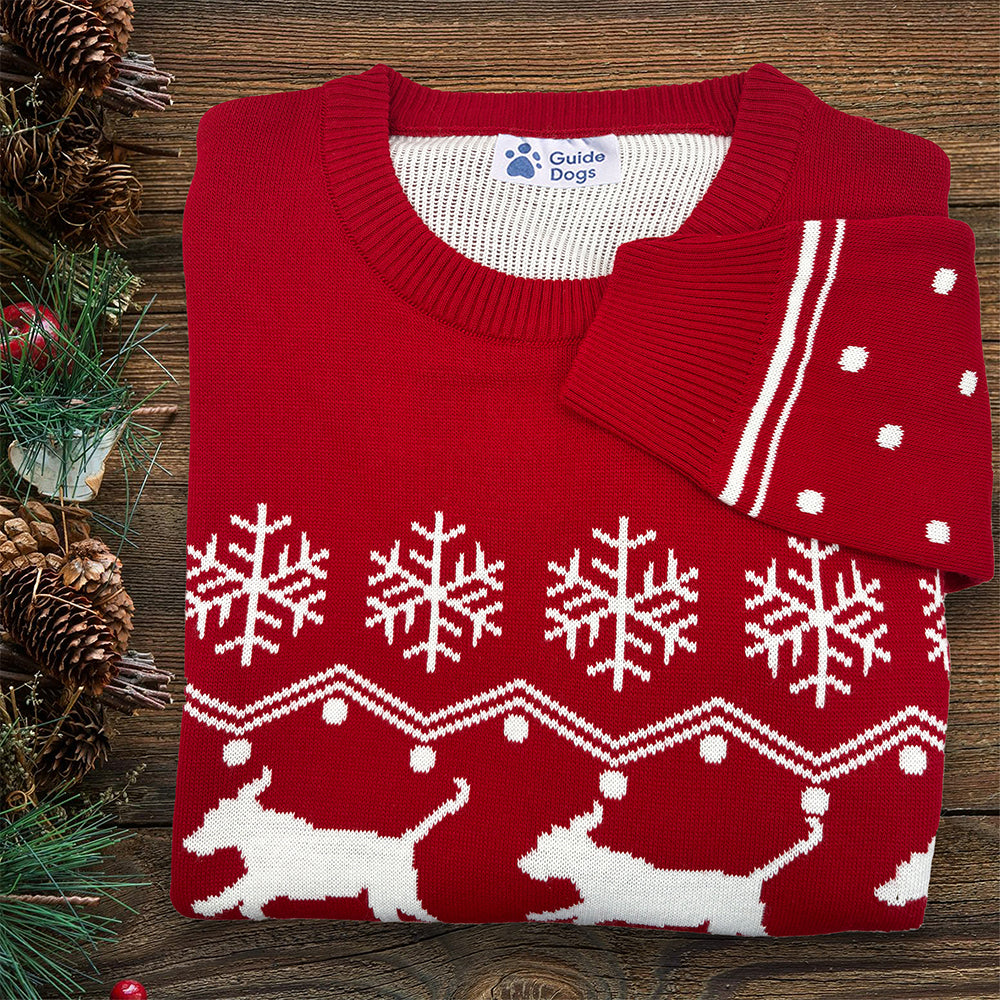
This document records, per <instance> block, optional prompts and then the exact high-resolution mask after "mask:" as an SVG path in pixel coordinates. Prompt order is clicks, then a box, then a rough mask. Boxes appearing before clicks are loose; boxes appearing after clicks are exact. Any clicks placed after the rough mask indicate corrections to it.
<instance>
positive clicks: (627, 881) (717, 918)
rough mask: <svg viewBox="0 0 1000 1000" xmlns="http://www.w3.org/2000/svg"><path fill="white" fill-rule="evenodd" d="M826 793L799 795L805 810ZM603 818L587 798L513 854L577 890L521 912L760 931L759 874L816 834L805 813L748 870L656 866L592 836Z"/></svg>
mask: <svg viewBox="0 0 1000 1000" xmlns="http://www.w3.org/2000/svg"><path fill="white" fill-rule="evenodd" d="M827 801H828V796H827V795H826V793H825V792H823V791H822V790H820V789H818V788H815V789H809V790H807V792H806V793H804V794H803V797H802V805H803V809H804V810H806V811H807V813H808V812H823V811H824V810H825V809H826V804H827ZM603 818H604V810H603V807H602V805H601V803H600V801H599V800H596V799H595V801H594V808H593V809H591V810H590V812H588V813H584V814H582V815H580V816H574V817H573V818H572V819H571V820H570V821H569V824H568V825H567V826H558V825H556V826H553V827H552V830H551V831H550V832H549V833H543V834H541V835H540V836H539V838H538V841H537V842H536V844H535V846H534V847H533V848H532V849H531V850H530V851H528V853H527V854H525V855H523V856H522V857H521V858H519V859H518V867H519V868H520V869H521V870H522V871H523V872H524V873H525V874H527V875H530V876H531V877H532V878H534V879H538V880H539V881H546V880H548V879H551V878H563V879H569V880H570V881H571V882H572V883H573V884H574V885H575V886H576V888H577V891H578V892H579V893H580V897H581V899H580V902H578V903H573V904H572V905H571V906H565V907H563V908H562V909H559V910H550V911H547V912H544V913H529V914H528V919H530V920H559V919H565V918H567V917H568V918H571V919H572V920H574V921H579V922H580V923H584V924H596V923H600V922H601V921H604V920H624V921H626V922H627V923H630V924H645V925H648V926H651V927H700V926H701V925H702V924H703V923H705V921H708V930H709V932H710V933H713V934H745V935H756V936H760V935H765V934H766V933H767V932H766V931H765V930H764V923H763V920H764V904H763V902H761V898H760V897H761V890H762V888H763V885H764V882H766V881H767V880H768V879H769V878H771V877H772V876H773V875H775V874H776V873H777V872H778V871H780V870H781V869H782V868H784V867H785V865H787V864H788V863H789V862H790V861H793V860H794V859H795V858H797V857H800V856H801V855H803V854H807V853H808V852H809V851H811V850H812V849H813V848H814V847H815V846H816V845H817V844H818V843H819V842H820V841H821V840H822V839H823V824H822V822H821V820H820V819H819V817H818V816H814V815H808V814H807V815H806V817H805V819H806V823H808V825H809V833H808V834H807V835H806V836H805V837H804V838H803V839H802V840H799V841H798V842H797V843H795V844H793V845H792V846H791V847H790V848H789V849H788V850H787V851H784V852H783V853H781V854H779V855H778V856H777V857H776V858H774V859H773V860H772V861H769V862H768V863H767V864H766V865H762V866H761V867H760V868H756V869H754V870H753V871H752V872H750V874H749V875H729V874H727V873H726V872H723V871H685V870H683V869H671V868H657V867H655V866H654V865H652V864H650V862H648V861H646V860H645V859H644V858H637V857H634V856H633V855H631V854H629V853H627V852H625V851H615V850H612V849H611V848H610V847H602V846H600V845H598V844H595V843H594V842H593V841H592V840H591V839H590V831H591V830H593V829H594V828H595V827H597V826H598V825H599V824H600V822H601V820H602V819H603Z"/></svg>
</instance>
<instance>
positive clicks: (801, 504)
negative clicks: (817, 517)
mask: <svg viewBox="0 0 1000 1000" xmlns="http://www.w3.org/2000/svg"><path fill="white" fill-rule="evenodd" d="M795 502H796V504H798V508H799V510H801V511H802V513H803V514H821V513H822V512H823V494H822V493H817V492H816V491H815V490H803V491H802V492H801V493H800V494H799V497H798V499H797V500H796V501H795Z"/></svg>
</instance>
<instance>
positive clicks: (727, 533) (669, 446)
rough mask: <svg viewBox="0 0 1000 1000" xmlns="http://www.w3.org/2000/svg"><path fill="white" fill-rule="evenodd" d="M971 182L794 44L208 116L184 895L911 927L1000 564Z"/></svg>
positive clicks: (264, 103)
mask: <svg viewBox="0 0 1000 1000" xmlns="http://www.w3.org/2000/svg"><path fill="white" fill-rule="evenodd" d="M831 150H837V157H836V159H833V158H832V157H831V153H830V151H831ZM948 186H949V162H948V159H947V156H946V155H945V153H944V152H943V150H941V149H940V148H939V147H938V146H936V145H935V144H934V143H932V142H930V141H928V140H926V139H923V138H921V137H919V136H917V135H914V134H910V133H907V132H903V131H900V130H896V129H891V128H887V127H885V126H882V125H879V124H877V123H876V122H874V121H871V120H869V119H867V118H862V117H859V116H852V115H848V114H845V113H843V112H840V111H838V110H837V109H836V108H834V107H833V106H831V105H830V104H827V103H825V102H824V101H821V100H820V99H819V98H817V97H816V96H815V95H814V94H813V93H812V92H811V91H810V90H809V89H808V88H807V87H806V86H804V85H803V84H801V83H799V82H797V81H795V80H792V79H791V78H789V77H787V76H786V75H785V74H783V73H782V72H781V71H780V70H778V69H776V68H775V67H773V66H770V65H768V64H766V63H757V64H755V65H753V66H751V67H749V68H748V69H746V70H745V71H742V72H739V73H735V74H733V75H731V76H723V77H717V78H712V79H708V80H704V81H698V82H693V83H680V84H661V85H657V86H651V87H637V88H631V89H619V90H594V91H585V90H578V91H571V90H562V91H519V92H516V93H514V92H511V93H505V92H490V91H453V90H445V89H439V88H433V87H428V86H425V85H423V84H420V83H417V82H416V81H414V80H411V79H409V78H407V77H405V76H403V75H402V74H400V73H399V72H397V71H396V70H394V69H393V68H392V67H390V66H387V65H385V64H381V63H380V64H378V65H376V66H372V67H371V68H368V69H365V70H364V71H362V72H358V73H353V74H349V75H346V76H341V77H338V78H335V79H332V80H328V81H327V82H326V83H324V84H322V85H320V86H318V87H312V88H308V89H303V90H297V91H288V92H283V93H275V94H265V95H260V96H248V97H242V98H239V99H236V100H232V101H227V102H225V103H223V104H220V105H218V106H216V107H214V108H212V109H210V110H209V111H208V112H207V113H206V114H205V115H204V116H203V118H202V120H201V123H200V125H199V129H198V157H197V165H196V170H195V174H194V178H193V180H192V183H191V188H190V192H189V196H188V200H187V203H186V206H185V215H184V230H183V235H184V267H185V280H186V287H187V297H188V320H189V334H190V360H191V448H190V457H191V473H190V496H189V504H188V521H187V544H188V574H187V633H186V645H185V673H186V679H187V690H186V699H185V706H184V717H183V724H182V732H181V747H180V759H179V767H178V787H177V798H176V804H175V812H174V842H173V860H172V878H171V898H172V901H173V904H174V906H175V907H176V908H177V910H178V911H179V912H180V913H182V914H185V915H187V916H192V917H201V918H215V919H232V918H243V919H253V920H261V919H265V918H280V917H330V918H339V919H357V920H382V921H392V920H420V921H446V922H461V923H470V922H482V921H512V920H513V921H569V922H575V923H580V924H600V923H612V924H624V925H634V926H646V927H662V928H675V929H680V930H688V931H690V930H700V931H704V932H707V933H713V934H739V935H794V934H822V933H832V932H840V931H851V930H886V931H887V930H903V929H908V928H913V927H917V926H919V925H920V923H921V922H922V920H923V917H924V909H925V906H926V904H927V892H928V885H929V882H930V876H931V862H932V856H933V852H934V845H935V837H936V833H937V828H938V821H939V817H940V807H941V796H942V784H943V757H944V747H945V733H946V729H947V716H948V695H949V682H950V677H951V671H952V664H951V661H950V657H949V651H948V639H947V625H946V607H945V603H946V597H947V595H948V594H949V593H953V592H954V591H956V590H959V589H962V588H965V587H970V586H974V585H976V584H979V583H982V582H984V581H986V580H988V579H990V578H991V577H992V574H993V540H992V536H991V529H990V518H989V515H990V502H991V491H992V473H991V467H990V422H989V420H990V416H989V400H988V398H987V390H986V378H985V369H984V362H983V349H982V335H981V329H980V302H979V288H978V282H977V276H976V271H975V264H974V252H975V241H974V238H973V234H972V231H971V230H970V229H969V227H968V226H967V225H966V224H965V223H962V222H959V221H957V220H953V219H951V218H949V216H948V203H947V198H948ZM265 387H266V389H265Z"/></svg>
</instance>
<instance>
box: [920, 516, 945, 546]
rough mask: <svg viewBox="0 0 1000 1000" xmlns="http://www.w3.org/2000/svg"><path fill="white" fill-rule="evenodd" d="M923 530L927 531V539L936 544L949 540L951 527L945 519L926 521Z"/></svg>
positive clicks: (942, 543)
mask: <svg viewBox="0 0 1000 1000" xmlns="http://www.w3.org/2000/svg"><path fill="white" fill-rule="evenodd" d="M924 531H925V532H926V533H927V540H928V541H929V542H934V543H935V544H937V545H944V544H945V543H946V542H950V541H951V528H949V527H948V522H947V521H928V522H927V527H926V528H925V529H924Z"/></svg>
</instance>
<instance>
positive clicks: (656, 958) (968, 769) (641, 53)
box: [90, 0, 1000, 1000]
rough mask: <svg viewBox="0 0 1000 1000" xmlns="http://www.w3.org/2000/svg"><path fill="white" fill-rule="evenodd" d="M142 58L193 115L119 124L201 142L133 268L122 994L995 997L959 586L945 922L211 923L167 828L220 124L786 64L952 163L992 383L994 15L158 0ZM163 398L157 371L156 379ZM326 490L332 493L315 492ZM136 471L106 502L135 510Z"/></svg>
mask: <svg viewBox="0 0 1000 1000" xmlns="http://www.w3.org/2000/svg"><path fill="white" fill-rule="evenodd" d="M136 6H137V7H138V13H137V17H136V24H137V30H136V34H135V36H134V40H133V45H134V47H135V48H137V49H138V50H139V51H144V52H145V51H148V52H153V53H154V54H155V56H156V59H157V63H158V64H159V65H160V66H162V67H164V68H167V69H169V70H171V71H172V72H174V73H176V75H177V83H176V85H175V87H174V88H173V92H174V95H175V99H176V104H175V106H174V107H173V108H172V109H170V110H169V111H167V112H166V113H164V114H162V115H160V116H153V115H150V116H143V117H141V118H139V119H136V120H133V121H129V122H125V123H122V125H121V127H120V129H119V131H120V132H121V133H122V134H125V135H132V136H136V137H142V138H144V139H146V140H149V141H154V142H157V143H162V144H172V145H176V146H179V147H180V149H181V157H180V159H178V160H157V161H145V162H140V163H139V165H138V172H139V173H140V175H141V177H142V180H143V183H144V187H145V198H144V209H143V216H142V219H143V232H142V234H141V235H140V236H139V237H138V238H137V239H135V240H134V241H133V243H132V245H131V247H130V251H129V255H130V258H131V260H132V261H133V264H134V267H135V269H136V271H137V272H138V273H140V274H141V275H143V277H144V278H145V279H146V282H147V284H146V291H147V292H148V293H150V294H152V293H155V294H156V303H155V305H154V308H153V311H152V315H153V317H154V320H155V322H156V323H162V324H164V325H165V329H164V331H163V332H162V333H161V334H160V335H159V336H158V337H157V340H158V344H159V346H158V354H159V356H160V357H161V359H162V360H163V361H164V363H166V364H167V365H168V366H169V367H170V369H171V370H172V371H173V372H174V373H175V374H176V376H177V378H178V385H177V386H176V387H170V389H168V390H167V391H166V392H165V393H164V394H163V401H173V402H176V403H178V405H179V407H180V414H179V415H178V417H177V418H176V419H175V420H174V421H173V422H172V423H171V424H170V425H169V426H168V427H167V429H166V436H165V439H164V445H163V450H162V453H161V461H162V462H163V464H164V465H166V466H167V468H168V469H169V470H171V472H172V475H171V476H167V475H164V474H161V473H158V474H156V475H154V476H153V477H152V479H151V480H150V482H149V484H148V486H147V488H146V493H145V496H144V498H143V501H142V504H141V506H140V508H139V511H138V515H137V520H136V524H137V527H138V529H139V542H140V548H139V550H138V551H136V552H131V553H129V554H127V555H126V560H127V562H126V582H127V585H128V587H129V590H130V592H131V593H132V595H133V597H134V599H135V602H136V606H137V608H138V613H137V616H136V621H137V630H136V634H135V638H134V643H133V644H134V646H135V648H138V649H151V650H153V651H154V652H155V653H156V655H157V659H158V661H159V662H160V663H161V664H163V665H165V666H167V667H169V668H171V669H173V670H175V671H177V673H178V677H179V680H178V683H177V685H176V692H175V695H176V700H175V704H174V705H173V706H172V707H171V708H170V709H169V710H168V711H166V712H164V713H162V714H159V715H145V716H141V717H138V718H135V719H126V720H122V721H121V723H120V725H119V729H120V731H119V733H118V735H117V738H116V741H115V751H114V755H113V760H112V762H111V763H110V764H109V765H108V766H107V767H106V768H105V769H104V772H103V774H102V775H101V776H100V777H99V778H98V779H97V780H95V781H93V782H92V785H93V786H94V787H98V786H99V785H100V784H102V783H105V782H114V781H116V780H118V779H119V778H120V777H121V776H122V775H123V774H124V773H125V771H127V770H128V769H129V768H131V767H132V766H134V764H135V763H136V762H137V761H142V762H144V763H145V764H146V766H147V770H146V772H145V774H144V775H143V777H142V778H141V779H140V784H139V786H138V787H137V788H136V789H135V791H134V794H133V795H132V802H131V804H130V806H129V807H128V808H127V810H125V812H124V813H123V820H122V821H123V822H124V823H125V824H127V825H128V826H130V827H132V828H134V832H135V836H134V838H133V839H132V840H130V841H129V842H128V844H127V846H126V847H125V848H124V849H122V850H121V852H120V855H119V857H118V858H117V860H116V864H117V865H118V866H119V867H122V868H124V869H126V870H128V871H131V872H135V873H137V874H139V875H141V876H143V877H146V878H148V879H150V880H151V882H152V884H151V885H150V886H149V887H148V888H146V889H142V890H135V891H133V892H132V893H131V894H129V896H128V897H127V898H128V899H129V901H130V902H131V903H132V905H134V906H135V907H136V908H137V910H138V912H137V913H136V914H135V915H131V916H128V917H127V918H126V920H125V922H124V926H123V929H122V933H121V936H120V939H119V941H118V943H117V944H116V945H114V946H113V947H108V948H105V949H104V950H103V951H102V952H101V953H100V955H99V956H98V962H99V965H100V967H101V970H102V972H103V974H104V980H105V982H106V984H108V985H106V986H104V987H102V988H99V989H98V988H95V989H94V990H93V992H92V993H91V994H90V995H91V996H93V997H95V998H96V997H102V996H107V993H108V989H109V986H110V984H111V983H113V982H114V981H115V980H116V979H118V978H121V977H124V976H126V975H128V976H132V977H135V978H138V979H140V980H142V981H143V982H144V983H145V984H146V986H147V988H148V989H149V991H150V993H149V995H150V997H152V998H156V1000H165V998H171V1000H173V998H184V1000H251V998H263V997H268V998H285V997H287V998H296V1000H305V998H317V997H338V998H343V1000H355V998H357V1000H360V998H388V997H393V998H404V1000H409V998H414V1000H416V998H425V997H426V998H432V997H433V998H438V997H441V998H443V997H449V998H458V1000H463V998H470V1000H478V998H493V1000H508V998H509V1000H514V998H524V1000H528V998H535V1000H564V998H565V1000H570V998H578V997H595V998H625V997H628V998H637V1000H642V998H647V997H648V998H653V997H657V998H659V997H663V998H667V997H683V998H688V997H705V998H708V997H720V998H721V997H727V998H737V997H738V998H758V997H759V998H771V1000H775V998H784V997H789V998H791V997H810V998H833V997H845V998H853V997H858V998H860V997H868V998H871V997H876V998H886V1000H889V998H900V1000H903V998H906V1000H911V998H923V997H928V998H929V997H935V998H946V997H976V998H978V997H995V996H997V970H998V963H997V944H996V938H997V921H998V914H997V909H998V907H997V885H998V863H997V857H998V849H997V845H998V811H1000V791H998V773H1000V738H998V707H997V706H998V669H997V659H998V650H997V633H998V624H1000V611H998V588H997V584H996V583H995V582H994V583H990V584H987V585H985V586H981V587H978V588H975V589H973V590H969V591H965V592H962V593H960V594H956V595H954V596H951V597H949V598H948V602H947V605H948V626H949V637H950V641H951V649H952V671H951V684H952V687H951V709H950V717H949V729H948V741H947V753H946V761H945V786H944V805H943V817H942V823H941V829H940V833H939V836H938V847H937V852H936V854H935V859H934V869H933V877H932V881H931V888H930V897H929V898H930V902H929V905H928V908H927V916H926V923H925V925H924V927H923V928H922V929H920V930H919V931H914V932H910V933H906V934H893V935H880V934H852V935H833V936H827V937H819V938H798V939H784V940H753V939H746V940H743V939H726V938H711V937H707V936H701V935H694V934H679V933H671V932H662V931H647V930H627V929H620V928H586V927H573V926H567V925H555V926H544V925H517V924H501V925H470V926H454V925H414V924H399V925H379V924H364V923H360V924H359V923H350V922H328V921H316V922H310V921H292V922H274V923H270V924H265V925H259V924H248V923H242V922H195V921H188V920H185V919H183V918H182V917H180V916H178V915H177V914H176V913H174V911H173V910H172V909H171V907H170V903H169V899H168V884H169V837H170V829H169V826H170V819H171V809H172V803H173V791H174V774H175V766H176V752H177V739H178V731H179V725H180V714H181V704H182V697H183V694H182V691H183V684H182V682H181V680H180V677H181V675H182V671H183V638H184V617H183V605H184V567H185V555H184V529H185V505H186V451H187V443H188V422H187V418H186V405H187V394H186V330H185V315H184V284H183V273H182V269H181V212H182V209H183V205H184V199H185V196H186V193H187V188H188V184H189V182H190V178H191V173H192V170H193V167H194V156H195V148H194V136H195V129H196V126H197V122H198V119H199V117H200V116H201V115H202V113H203V112H204V111H205V110H206V109H207V108H209V107H210V106H212V105H213V104H216V103H218V102H220V101H223V100H226V99H228V98H231V97H237V96H240V95H244V94H251V93H266V92H270V91H275V90H286V89H295V88H299V87H307V86H313V85H315V84H318V83H321V82H322V81H323V80H325V79H329V78H331V77H336V76H340V75H343V74H344V73H353V72H358V71H359V70H362V69H365V68H367V67H369V66H371V65H373V64H374V63H376V62H387V63H389V65H391V66H393V67H395V68H396V69H398V70H400V71H401V72H403V73H404V74H406V75H407V76H410V77H412V78H413V79H416V80H418V81H420V82H421V83H426V84H429V85H431V86H435V87H443V88H455V89H476V90H515V89H563V88H570V89H577V88H586V89H593V88H599V87H601V88H603V87H627V86H644V85H649V84H656V83H668V82H686V81H689V80H696V79H704V78H706V77H709V76H717V75H721V74H728V73H733V72H737V71H739V70H742V69H745V68H746V67H748V66H750V65H751V64H753V63H754V62H757V61H765V62H770V63H771V64H773V65H775V66H777V67H778V68H779V69H780V70H782V72H784V73H786V74H788V75H789V76H792V77H793V78H795V79H797V80H800V81H801V82H803V83H805V84H806V85H807V86H808V87H810V88H811V89H812V90H814V91H815V92H816V93H817V94H818V95H819V96H820V97H822V98H823V99H825V100H827V101H829V102H830V103H832V104H833V105H834V106H836V107H838V108H841V109H842V110H844V111H848V112H852V113H856V114H861V115H864V116H865V117H868V118H872V119H874V120H875V121H878V122H880V123H882V124H886V125H891V126H894V127H897V128H902V129H905V130H907V131H910V132H915V133H918V134H920V135H925V136H927V137H928V138H931V139H933V140H934V141H935V142H937V143H938V144H939V145H941V146H942V147H943V148H944V149H945V151H946V152H947V153H948V155H949V156H950V158H951V162H952V191H951V203H952V215H953V216H954V217H955V218H959V219H962V220H964V221H966V222H967V223H968V224H969V225H970V226H972V228H973V229H974V230H975V233H976V238H977V264H978V269H979V279H980V283H981V289H982V307H983V331H984V340H985V344H986V354H987V368H988V371H989V373H990V391H991V394H992V398H993V401H994V408H995V409H996V403H997V400H998V399H1000V385H998V384H997V379H996V373H997V362H998V356H1000V343H998V326H997V312H998V310H997V299H998V294H997V293H998V267H997V263H998V261H997V257H998V247H997V243H998V240H997V221H998V216H997V209H996V196H997V189H998V164H997V114H996V90H997V80H998V75H1000V74H998V72H997V52H996V42H995V35H996V23H995V22H996V11H995V5H993V4H981V3H973V4H962V5H955V4H951V3H929V2H915V3H906V4H898V5H895V4H894V5H882V4H859V3H841V4H837V5H827V4H822V3H798V2H773V3H767V4H764V3H753V2H735V0H733V2H726V3H703V4H687V3H677V2H672V0H670V2H660V3H637V2H612V0H581V2H578V3H570V2H567V0H558V2H551V3H548V4H544V5H538V4H530V5H529V4H527V3H523V2H504V3H500V2H496V0H484V2H479V3H476V2H474V0H460V2H447V0H437V2H431V3H426V4H415V3H414V4H396V3H389V2H375V3H372V2H362V3H357V4H350V5H349V4H343V3H332V2H329V3H327V2H322V0H299V2H295V3H288V2H287V0H241V2H234V3H224V2H215V0H170V2H167V0H137V2H136ZM136 375H137V380H138V381H139V382H140V383H142V384H153V383H155V382H156V381H157V377H156V372H155V370H154V369H153V368H152V366H149V365H146V366H141V365H140V366H137V369H136ZM303 488H309V484H305V483H304V484H303ZM121 501H122V487H121V480H120V478H119V476H118V475H117V474H116V472H115V471H114V470H112V471H110V472H109V474H108V477H107V479H106V481H105V487H104V490H103V491H102V496H101V501H100V504H101V506H103V507H106V508H107V509H108V510H109V511H111V512H115V513H117V512H119V511H120V509H121Z"/></svg>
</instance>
